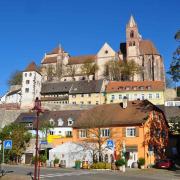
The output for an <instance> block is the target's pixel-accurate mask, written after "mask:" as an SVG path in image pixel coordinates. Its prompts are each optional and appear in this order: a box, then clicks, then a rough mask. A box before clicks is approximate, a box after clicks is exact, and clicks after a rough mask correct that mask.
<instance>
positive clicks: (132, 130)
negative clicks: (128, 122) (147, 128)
mask: <svg viewBox="0 0 180 180" xmlns="http://www.w3.org/2000/svg"><path fill="white" fill-rule="evenodd" d="M135 136H136V128H135V127H128V128H126V137H135Z"/></svg>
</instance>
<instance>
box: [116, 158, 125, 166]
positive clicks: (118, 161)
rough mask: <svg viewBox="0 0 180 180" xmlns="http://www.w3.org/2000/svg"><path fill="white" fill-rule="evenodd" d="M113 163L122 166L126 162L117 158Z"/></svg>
mask: <svg viewBox="0 0 180 180" xmlns="http://www.w3.org/2000/svg"><path fill="white" fill-rule="evenodd" d="M115 164H116V166H123V165H125V164H126V161H125V160H124V159H118V160H117V161H116V162H115Z"/></svg>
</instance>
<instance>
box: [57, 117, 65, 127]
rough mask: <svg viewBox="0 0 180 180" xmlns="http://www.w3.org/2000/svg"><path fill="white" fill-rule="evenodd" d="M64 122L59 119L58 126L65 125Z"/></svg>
mask: <svg viewBox="0 0 180 180" xmlns="http://www.w3.org/2000/svg"><path fill="white" fill-rule="evenodd" d="M63 124H64V122H63V120H62V119H61V118H59V119H58V126H63Z"/></svg>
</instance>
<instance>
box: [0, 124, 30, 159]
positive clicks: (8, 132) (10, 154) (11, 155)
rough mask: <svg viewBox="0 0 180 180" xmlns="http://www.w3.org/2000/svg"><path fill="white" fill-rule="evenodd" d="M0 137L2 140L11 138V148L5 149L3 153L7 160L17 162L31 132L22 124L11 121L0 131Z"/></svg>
mask: <svg viewBox="0 0 180 180" xmlns="http://www.w3.org/2000/svg"><path fill="white" fill-rule="evenodd" d="M0 139H1V140H2V141H4V140H5V139H12V142H13V146H12V149H11V150H6V152H5V155H6V158H8V159H9V160H15V161H16V162H19V161H20V158H21V156H22V154H23V153H24V151H25V150H26V147H27V146H28V143H29V141H30V139H31V133H29V132H28V130H27V129H26V128H25V126H24V125H22V124H17V123H12V124H10V125H7V126H5V127H4V128H3V129H2V130H1V131H0Z"/></svg>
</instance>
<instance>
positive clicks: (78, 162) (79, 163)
mask: <svg viewBox="0 0 180 180" xmlns="http://www.w3.org/2000/svg"><path fill="white" fill-rule="evenodd" d="M80 167H81V161H80V160H76V161H75V168H76V169H80Z"/></svg>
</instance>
